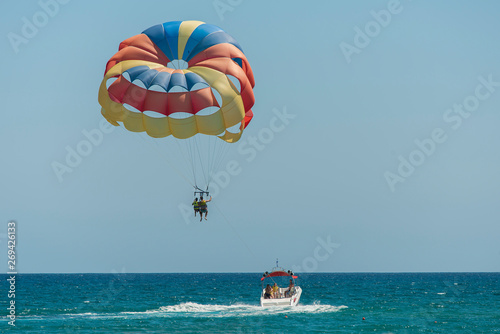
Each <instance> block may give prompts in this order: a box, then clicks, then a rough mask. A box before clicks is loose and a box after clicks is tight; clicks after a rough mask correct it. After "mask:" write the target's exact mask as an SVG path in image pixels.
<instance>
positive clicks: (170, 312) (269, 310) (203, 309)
mask: <svg viewBox="0 0 500 334" xmlns="http://www.w3.org/2000/svg"><path fill="white" fill-rule="evenodd" d="M345 308H347V306H344V305H342V306H333V305H322V304H313V305H298V306H273V307H261V306H257V305H248V304H235V305H210V304H198V303H190V302H189V303H181V304H177V305H171V306H162V307H160V308H159V309H156V310H149V311H146V312H127V314H138V313H150V314H151V313H155V314H157V315H163V316H180V315H183V316H193V317H239V316H261V315H268V314H281V313H287V314H288V313H311V314H314V313H329V312H338V311H340V310H342V309H345Z"/></svg>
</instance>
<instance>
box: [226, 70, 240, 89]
mask: <svg viewBox="0 0 500 334" xmlns="http://www.w3.org/2000/svg"><path fill="white" fill-rule="evenodd" d="M227 78H228V79H229V80H230V81H231V83H232V84H233V86H234V88H236V90H237V91H238V93H241V84H240V81H239V80H238V79H236V78H235V77H233V76H232V75H230V74H227Z"/></svg>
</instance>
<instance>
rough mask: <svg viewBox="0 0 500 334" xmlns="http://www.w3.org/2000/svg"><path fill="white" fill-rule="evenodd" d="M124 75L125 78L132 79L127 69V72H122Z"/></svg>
mask: <svg viewBox="0 0 500 334" xmlns="http://www.w3.org/2000/svg"><path fill="white" fill-rule="evenodd" d="M122 77H124V78H125V80H127V81H130V74H129V73H128V72H126V71H125V72H123V73H122Z"/></svg>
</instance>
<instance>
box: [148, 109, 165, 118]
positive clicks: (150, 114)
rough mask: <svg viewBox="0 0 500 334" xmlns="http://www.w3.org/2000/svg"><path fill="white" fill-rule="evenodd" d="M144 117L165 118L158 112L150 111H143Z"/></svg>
mask: <svg viewBox="0 0 500 334" xmlns="http://www.w3.org/2000/svg"><path fill="white" fill-rule="evenodd" d="M143 114H144V115H146V116H149V117H151V118H165V117H167V116H165V115H163V114H160V113H159V112H156V111H152V110H145V111H144V112H143Z"/></svg>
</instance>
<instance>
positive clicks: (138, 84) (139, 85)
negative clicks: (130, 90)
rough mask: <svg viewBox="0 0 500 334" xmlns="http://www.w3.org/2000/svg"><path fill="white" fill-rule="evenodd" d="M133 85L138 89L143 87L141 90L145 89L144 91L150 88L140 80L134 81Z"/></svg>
mask: <svg viewBox="0 0 500 334" xmlns="http://www.w3.org/2000/svg"><path fill="white" fill-rule="evenodd" d="M132 83H133V84H134V85H136V86H137V87H141V88H144V89H148V88H147V87H146V85H145V84H144V82H142V81H141V80H139V79H135V80H134V81H132Z"/></svg>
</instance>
